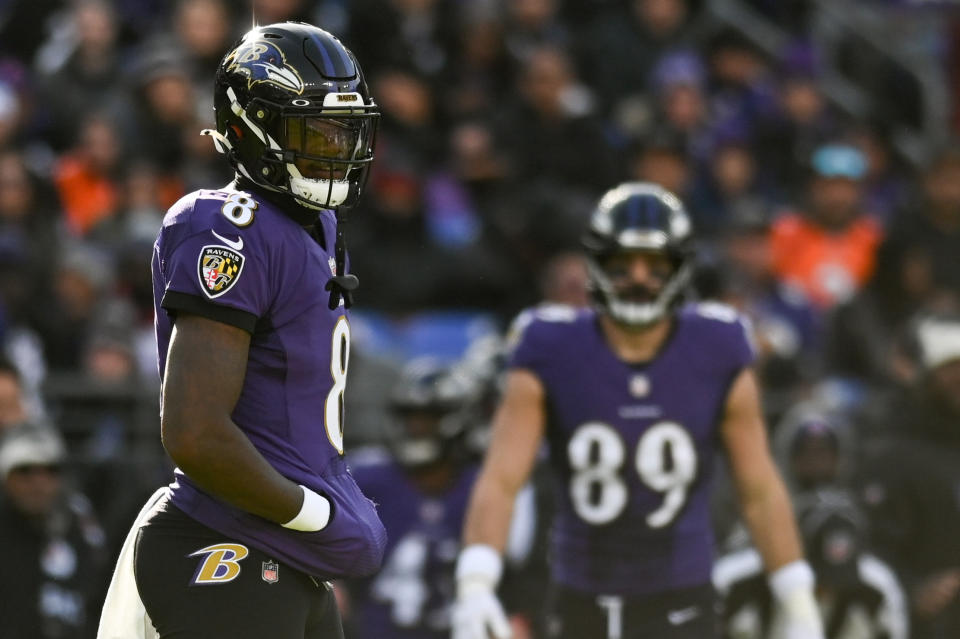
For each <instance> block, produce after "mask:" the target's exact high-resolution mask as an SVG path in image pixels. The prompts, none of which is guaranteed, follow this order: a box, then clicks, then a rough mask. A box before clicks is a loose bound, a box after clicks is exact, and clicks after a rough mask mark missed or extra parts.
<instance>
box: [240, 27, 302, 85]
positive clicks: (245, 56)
mask: <svg viewBox="0 0 960 639" xmlns="http://www.w3.org/2000/svg"><path fill="white" fill-rule="evenodd" d="M227 61H228V62H229V66H228V67H227V72H229V73H234V72H235V73H239V74H241V75H243V76H246V78H247V88H248V89H249V88H251V87H252V86H253V85H255V84H257V83H258V82H266V83H268V84H273V85H275V86H278V87H280V88H281V89H286V90H287V91H292V92H293V93H296V94H297V95H300V94H301V93H303V87H304V84H303V78H301V77H300V74H299V73H298V72H297V70H296V69H295V68H293V67H292V66H290V65H289V64H287V59H286V57H285V56H284V55H283V52H282V51H281V50H280V49H279V48H278V47H277V46H276V45H275V44H272V43H270V42H266V41H264V40H253V41H251V42H244V43H243V44H241V45H240V46H239V47H237V48H236V49H234V51H233V53H231V54H230V55H229V56H228V57H227Z"/></svg>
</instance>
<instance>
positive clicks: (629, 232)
mask: <svg viewBox="0 0 960 639" xmlns="http://www.w3.org/2000/svg"><path fill="white" fill-rule="evenodd" d="M690 243H691V227H690V222H689V218H688V216H687V214H686V212H685V210H684V208H683V205H682V204H681V203H680V201H679V200H678V199H677V198H676V197H675V196H674V195H673V194H671V193H669V192H668V191H666V190H664V189H662V188H661V187H659V186H656V185H653V184H649V183H627V184H622V185H620V186H618V187H616V188H614V189H612V190H610V191H609V192H608V193H606V194H605V195H604V196H603V198H602V199H601V200H600V202H599V204H598V205H597V207H596V209H595V211H594V212H593V214H592V217H591V219H590V224H589V229H588V231H587V233H586V235H585V238H584V244H585V248H586V252H587V258H588V268H589V272H590V278H589V281H590V288H591V294H592V297H593V301H594V307H595V308H594V309H593V310H576V309H572V308H567V307H556V306H553V307H541V308H539V309H535V310H533V311H530V312H527V313H525V314H522V315H521V316H520V317H519V318H518V320H517V322H516V324H515V326H514V328H513V335H512V340H513V351H512V355H511V360H510V363H509V372H508V375H507V380H506V389H505V391H504V396H503V399H502V401H501V403H500V406H499V409H498V411H497V414H496V417H495V418H494V426H493V435H492V441H491V444H490V447H489V449H488V451H487V455H486V458H485V461H484V465H483V468H482V470H481V473H480V476H479V478H478V480H477V483H476V486H475V488H474V491H473V494H472V497H471V503H470V507H469V510H468V513H467V521H466V526H465V531H464V549H463V551H462V552H461V553H460V556H459V559H458V562H457V567H456V579H457V590H458V592H457V605H456V607H455V611H454V619H453V625H454V630H453V637H454V639H486V638H487V637H488V636H493V637H498V638H503V637H508V636H509V628H508V626H507V624H506V621H505V619H504V615H503V610H502V607H501V605H500V603H499V601H498V600H497V598H496V595H495V591H494V588H495V587H496V585H497V582H498V580H499V578H500V574H501V571H502V560H501V554H502V551H503V548H504V540H505V536H506V532H507V525H508V522H509V520H510V514H511V508H512V504H513V500H514V495H515V493H516V491H517V490H519V488H520V487H521V486H522V485H523V484H524V482H525V481H526V479H527V477H528V475H529V473H530V471H531V467H532V466H533V464H534V461H535V459H536V457H537V452H538V450H539V448H540V444H541V441H542V440H544V439H545V440H546V443H547V445H548V448H549V454H550V455H549V458H550V465H551V468H552V471H553V475H554V479H555V482H554V484H555V487H556V508H557V513H556V517H555V519H554V522H553V528H552V531H551V540H550V560H551V580H552V582H553V592H552V594H551V603H550V604H548V611H547V618H546V632H547V635H548V636H549V637H551V638H562V639H574V638H576V639H583V638H584V637H590V638H591V639H602V638H606V639H640V638H643V639H647V638H651V637H656V638H657V639H708V638H709V637H716V636H717V635H716V632H717V618H716V615H715V612H714V602H715V595H714V592H713V589H712V586H711V583H710V577H711V567H712V563H713V549H714V540H713V532H712V530H711V524H710V517H709V508H708V502H709V496H710V484H711V478H712V475H713V470H714V469H713V466H714V457H715V453H716V452H717V451H718V450H722V451H723V452H725V453H726V457H727V459H728V462H729V466H730V469H731V473H732V475H733V478H734V481H735V484H736V487H737V493H738V497H739V501H740V505H741V507H742V509H743V514H744V516H745V519H746V521H747V524H748V526H749V529H750V532H751V534H752V536H753V540H754V543H755V545H756V547H757V549H758V550H759V552H760V554H761V556H762V558H763V562H764V565H765V567H766V570H767V573H768V578H769V580H770V585H771V589H772V591H773V592H774V593H775V595H776V597H777V600H778V601H779V603H780V604H781V607H782V610H783V614H784V615H785V617H786V620H787V624H786V625H787V628H788V632H787V634H786V636H787V637H788V638H789V639H822V637H823V630H822V624H821V621H820V619H819V616H818V613H817V607H816V603H815V599H814V595H813V585H814V584H813V573H812V572H811V570H810V567H809V566H808V564H807V563H806V562H805V561H804V559H803V555H802V550H801V544H800V541H799V538H798V534H797V529H796V525H795V522H794V519H793V514H792V509H791V505H790V500H789V497H788V494H787V491H786V490H785V488H784V484H783V482H782V481H781V479H780V477H779V475H778V473H777V471H776V468H775V466H774V463H773V461H772V459H771V455H770V452H769V450H768V443H767V434H766V429H765V426H764V422H763V418H762V416H761V410H760V400H759V390H758V387H757V381H756V378H755V375H754V373H753V371H752V369H751V363H752V361H753V357H754V356H753V350H752V347H751V344H750V340H749V337H748V334H747V333H748V332H747V326H746V325H745V323H744V321H743V320H742V319H741V318H740V317H739V316H738V315H737V314H736V313H735V312H734V311H733V310H732V309H730V308H728V307H725V306H720V305H716V304H690V305H681V304H680V299H681V297H682V293H683V291H684V288H685V286H686V284H687V281H688V279H689V277H690V271H691V269H692V259H693V256H692V250H691V246H690Z"/></svg>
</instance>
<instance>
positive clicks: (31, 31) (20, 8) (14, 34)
mask: <svg viewBox="0 0 960 639" xmlns="http://www.w3.org/2000/svg"><path fill="white" fill-rule="evenodd" d="M67 4H69V3H68V2H67V1H66V0H15V1H13V2H7V3H4V15H3V20H2V21H0V52H2V53H3V54H4V55H11V56H14V57H16V58H17V59H19V60H22V61H24V62H25V63H29V62H30V61H32V60H33V57H34V54H35V53H36V52H37V49H38V48H39V47H40V45H41V44H42V43H43V40H44V37H45V36H46V34H47V31H48V29H49V28H50V16H51V14H55V13H56V12H57V11H59V10H60V9H62V8H63V7H64V6H66V5H67Z"/></svg>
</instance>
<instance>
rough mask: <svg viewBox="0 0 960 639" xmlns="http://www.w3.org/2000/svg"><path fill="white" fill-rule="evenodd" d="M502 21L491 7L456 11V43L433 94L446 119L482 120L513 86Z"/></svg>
mask: <svg viewBox="0 0 960 639" xmlns="http://www.w3.org/2000/svg"><path fill="white" fill-rule="evenodd" d="M503 30H504V25H503V19H502V17H501V15H500V12H499V11H498V8H497V7H496V6H491V3H484V2H480V3H468V4H464V5H463V6H462V7H461V9H460V16H459V26H458V29H457V35H456V42H455V43H454V47H455V48H454V49H453V51H452V52H451V56H452V59H451V62H450V64H449V65H448V68H447V72H446V73H445V76H444V79H443V82H441V83H440V84H439V85H438V87H437V90H438V92H440V93H439V96H440V98H441V101H442V106H443V110H444V112H445V114H446V115H447V117H448V118H449V119H452V120H460V119H464V118H473V117H486V116H489V114H490V113H492V112H493V111H494V110H495V109H497V108H499V107H500V105H502V104H503V103H504V100H505V99H506V96H507V95H508V94H509V92H510V90H511V89H512V87H513V86H514V78H513V74H514V66H513V64H512V60H511V59H510V57H509V55H508V54H507V50H506V47H505V45H504V40H503V38H504V34H503Z"/></svg>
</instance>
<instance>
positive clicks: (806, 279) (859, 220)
mask: <svg viewBox="0 0 960 639" xmlns="http://www.w3.org/2000/svg"><path fill="white" fill-rule="evenodd" d="M810 170H811V173H812V175H811V177H810V178H809V180H808V181H807V193H808V198H807V202H806V205H807V210H806V211H805V212H804V213H788V214H786V215H783V216H782V217H780V218H779V219H778V220H776V221H775V222H774V224H773V228H772V229H771V239H772V249H773V269H774V273H775V274H776V275H777V277H778V278H779V279H780V280H781V282H783V283H784V284H786V285H787V286H792V287H796V288H798V289H800V290H801V291H803V293H804V294H805V295H806V296H807V297H808V298H809V299H810V300H811V301H812V302H813V303H814V304H815V305H816V306H817V307H818V308H819V309H821V310H827V309H830V308H832V307H833V306H835V305H836V304H838V303H841V302H844V301H847V300H849V299H850V298H852V297H853V295H854V294H855V293H856V292H857V291H858V290H859V289H860V288H861V287H862V286H863V285H864V284H865V283H866V282H867V280H868V279H869V278H870V275H871V274H872V273H873V268H874V260H875V253H876V250H877V245H878V244H879V242H880V240H881V238H882V229H881V228H880V226H879V224H877V222H876V221H875V220H874V219H873V218H872V217H871V216H869V215H868V214H867V213H866V212H864V210H863V209H862V203H861V201H860V196H861V180H862V179H863V178H864V176H865V175H866V171H867V161H866V158H865V157H864V155H863V153H861V152H860V151H858V150H857V149H855V148H854V147H851V146H848V145H841V144H831V145H825V146H821V147H819V148H817V150H816V151H815V152H814V153H813V155H812V156H811V158H810Z"/></svg>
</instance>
